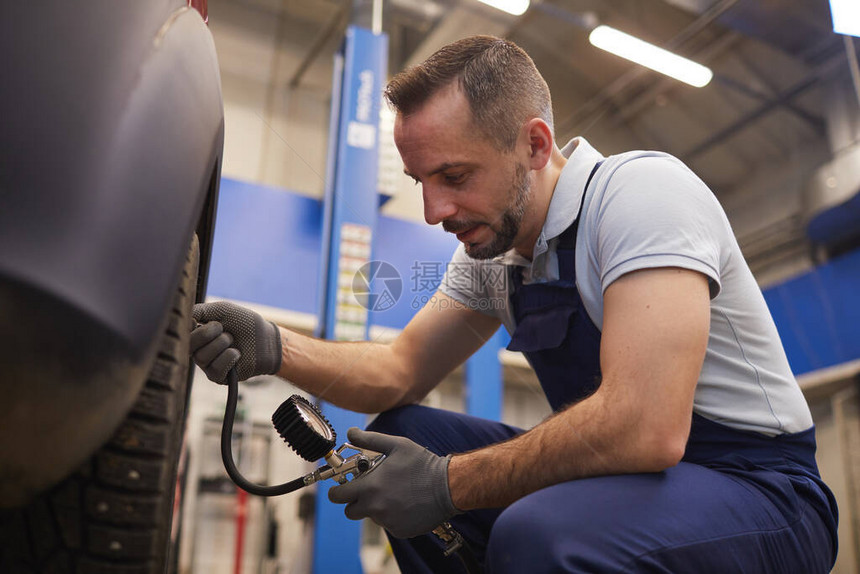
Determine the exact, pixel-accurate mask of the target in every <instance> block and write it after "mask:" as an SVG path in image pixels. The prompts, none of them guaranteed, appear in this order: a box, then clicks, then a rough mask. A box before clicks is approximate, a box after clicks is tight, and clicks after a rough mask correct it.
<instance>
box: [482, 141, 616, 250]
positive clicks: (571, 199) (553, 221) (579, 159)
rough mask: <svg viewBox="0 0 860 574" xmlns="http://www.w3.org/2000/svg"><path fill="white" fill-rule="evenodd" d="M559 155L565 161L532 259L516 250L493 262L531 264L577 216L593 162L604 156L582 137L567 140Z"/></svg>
mask: <svg viewBox="0 0 860 574" xmlns="http://www.w3.org/2000/svg"><path fill="white" fill-rule="evenodd" d="M561 154H562V155H563V156H564V157H566V158H567V159H568V161H567V163H566V164H565V166H564V167H563V168H562V170H561V174H560V175H559V178H558V182H557V183H556V185H555V189H554V190H553V193H552V198H551V199H550V203H549V210H548V211H547V216H546V221H544V224H543V228H542V229H541V232H540V235H539V236H538V238H537V241H536V242H535V247H534V252H533V253H532V261H531V262H530V261H529V260H528V259H526V258H525V257H523V256H522V255H520V254H519V253H517V252H516V250H515V249H511V250H510V251H507V252H506V253H503V254H502V255H499V256H498V257H496V258H495V259H494V261H496V262H498V263H502V264H504V265H520V266H524V267H529V266H531V265H533V264H534V263H536V262H537V261H538V260H539V259H541V258H542V256H543V255H544V254H545V253H547V250H548V244H549V241H550V240H551V239H554V238H556V237H558V236H559V235H561V234H562V232H564V230H565V229H567V228H568V227H570V226H571V224H572V223H573V220H574V219H576V215H577V211H578V210H579V205H580V202H581V201H582V193H583V192H584V191H585V183H586V182H587V181H588V176H589V174H590V173H591V170H592V169H593V168H594V164H596V163H597V162H599V161H600V160H602V159H604V157H603V155H602V154H601V153H600V152H599V151H597V150H596V149H594V148H593V147H592V146H591V144H590V143H588V141H587V140H586V139H585V138H583V137H576V138H573V139H572V140H570V141H569V142H567V145H565V146H564V147H563V148H562V149H561Z"/></svg>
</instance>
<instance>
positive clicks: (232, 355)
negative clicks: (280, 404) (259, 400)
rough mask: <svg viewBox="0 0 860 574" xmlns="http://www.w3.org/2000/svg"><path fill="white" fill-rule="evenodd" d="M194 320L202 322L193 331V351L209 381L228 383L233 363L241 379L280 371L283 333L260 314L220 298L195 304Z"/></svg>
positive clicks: (196, 360) (191, 345)
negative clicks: (228, 375) (215, 300)
mask: <svg viewBox="0 0 860 574" xmlns="http://www.w3.org/2000/svg"><path fill="white" fill-rule="evenodd" d="M194 320H195V321H197V322H198V323H200V325H198V326H197V327H196V328H195V329H194V330H193V331H192V332H191V343H190V347H191V354H192V355H194V361H195V362H196V363H197V364H198V365H199V366H200V368H201V369H203V371H204V372H205V373H206V376H207V377H209V379H210V380H212V381H215V382H216V383H221V384H224V383H226V379H227V373H228V372H229V371H230V369H231V368H232V367H233V366H235V367H236V373H237V374H238V375H239V380H240V381H244V380H245V379H248V378H250V377H253V376H256V375H272V374H275V373H277V372H278V371H279V370H280V368H281V335H280V332H279V331H278V327H277V326H275V324H274V323H272V322H270V321H266V320H265V319H263V317H261V316H260V315H259V314H258V313H255V312H254V311H251V310H250V309H246V308H245V307H240V306H239V305H235V304H233V303H229V302H227V301H218V302H215V303H201V304H199V305H195V306H194Z"/></svg>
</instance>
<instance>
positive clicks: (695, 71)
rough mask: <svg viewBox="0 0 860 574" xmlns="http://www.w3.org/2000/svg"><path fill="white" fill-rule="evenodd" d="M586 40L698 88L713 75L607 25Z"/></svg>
mask: <svg viewBox="0 0 860 574" xmlns="http://www.w3.org/2000/svg"><path fill="white" fill-rule="evenodd" d="M588 40H589V41H590V42H591V43H592V44H593V45H595V46H597V47H598V48H600V49H601V50H606V51H607V52H611V53H613V54H615V55H616V56H621V57H622V58H626V59H628V60H630V61H633V62H636V63H637V64H640V65H642V66H645V67H646V68H651V69H652V70H654V71H656V72H660V73H661V74H666V75H667V76H671V77H673V78H675V79H676V80H680V81H682V82H685V83H687V84H690V85H691V86H695V87H697V88H701V87H702V86H705V85H707V83H708V82H710V81H711V78H713V77H714V74H713V72H711V70H710V69H708V68H706V67H705V66H703V65H701V64H697V63H696V62H693V61H692V60H688V59H687V58H682V57H681V56H678V55H677V54H673V53H672V52H669V51H667V50H664V49H663V48H658V47H657V46H655V45H654V44H649V43H648V42H645V41H644V40H640V39H639V38H636V37H634V36H631V35H630V34H625V33H624V32H621V31H619V30H616V29H615V28H610V27H609V26H598V27H597V28H595V29H594V30H592V31H591V34H590V35H589V36H588Z"/></svg>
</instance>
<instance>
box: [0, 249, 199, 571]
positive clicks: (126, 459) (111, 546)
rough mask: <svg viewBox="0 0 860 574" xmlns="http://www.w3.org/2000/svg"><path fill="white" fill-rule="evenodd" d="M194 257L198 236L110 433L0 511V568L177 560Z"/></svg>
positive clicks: (135, 567) (145, 567) (100, 567)
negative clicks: (31, 494)
mask: <svg viewBox="0 0 860 574" xmlns="http://www.w3.org/2000/svg"><path fill="white" fill-rule="evenodd" d="M198 265H199V243H198V241H197V237H196V236H195V237H194V238H193V241H192V245H191V248H190V249H189V253H188V257H187V260H186V262H185V268H184V269H183V273H182V277H181V279H180V283H179V286H178V288H177V292H176V295H175V297H174V300H173V303H172V306H171V309H170V313H169V319H168V321H167V326H166V327H165V330H164V332H163V334H162V337H161V341H160V344H159V347H158V352H157V355H156V357H155V360H154V362H153V364H152V367H151V368H150V372H149V374H148V376H147V381H146V383H145V385H144V387H143V389H142V391H141V392H140V395H139V396H138V398H137V400H136V402H135V403H134V406H133V407H132V409H131V411H130V412H129V414H128V415H127V417H126V418H125V420H124V421H123V422H122V423H121V424H120V426H119V427H118V428H117V430H116V432H115V433H114V435H113V437H112V438H111V439H110V440H109V441H108V442H107V443H106V444H105V445H104V446H102V447H101V448H100V449H99V450H98V451H97V452H96V453H95V454H94V455H93V456H92V457H91V458H90V459H89V460H88V461H87V462H86V463H85V464H84V465H82V467H81V468H80V469H79V470H78V471H76V472H75V473H73V474H72V475H71V476H69V477H68V478H67V479H65V480H64V481H63V482H61V483H60V484H58V485H56V486H54V487H53V488H51V489H50V490H48V491H47V492H45V493H43V494H42V495H40V496H38V497H37V498H36V499H34V500H33V501H32V502H31V503H30V504H29V505H28V506H26V507H24V508H20V509H15V510H9V511H3V512H2V513H0V537H2V541H0V572H3V573H4V574H19V573H21V574H23V573H39V574H42V573H45V574H47V573H58V574H107V573H113V574H163V573H164V572H165V571H166V570H167V564H169V563H172V564H174V565H175V564H176V560H175V559H173V558H170V557H169V556H168V554H169V549H170V547H171V544H170V539H171V536H170V533H171V524H172V521H173V516H174V515H175V514H176V513H175V509H174V502H175V493H176V490H177V487H176V485H177V471H178V467H179V459H180V454H181V452H182V444H183V436H184V431H185V418H186V413H187V410H188V397H189V394H188V393H189V390H190V384H191V376H190V372H189V365H190V359H189V354H188V345H189V337H190V331H191V324H192V316H191V310H192V307H193V305H194V298H195V293H196V287H197V272H198ZM43 455H46V456H47V453H43Z"/></svg>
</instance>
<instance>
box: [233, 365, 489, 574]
mask: <svg viewBox="0 0 860 574" xmlns="http://www.w3.org/2000/svg"><path fill="white" fill-rule="evenodd" d="M238 398H239V377H238V375H237V374H236V369H235V367H234V368H232V369H230V372H229V373H228V375H227V408H226V409H225V411H224V425H223V426H222V427H221V459H222V460H223V461H224V468H225V469H226V470H227V475H228V476H229V477H230V478H231V479H232V480H233V482H235V483H236V485H237V486H239V487H240V488H242V489H243V490H245V491H247V492H249V493H251V494H256V495H258V496H278V495H281V494H287V493H288V492H294V491H296V490H298V489H300V488H304V487H306V486H310V485H312V484H314V483H316V482H319V481H321V480H328V479H333V480H335V481H336V482H338V483H340V484H344V483H346V482H348V481H349V479H350V477H351V478H352V479H353V480H354V479H356V478H359V477H360V476H362V475H364V474H366V473H368V472H370V471H372V470H373V469H375V468H376V467H377V466H378V465H380V464H382V462H383V461H384V460H385V457H386V455H385V454H383V453H381V452H375V451H372V450H370V449H366V448H360V447H357V446H355V445H351V444H349V443H348V442H346V443H343V444H342V445H340V447H338V448H337V449H335V444H336V443H337V434H336V433H335V431H334V428H333V427H332V426H331V423H329V422H328V420H327V419H326V418H325V417H324V416H323V414H322V413H321V412H320V410H319V409H318V408H317V407H316V406H314V405H313V404H311V403H309V402H308V401H307V400H306V399H305V398H303V397H301V396H299V395H293V396H291V397H290V398H288V399H287V400H285V401H284V402H283V403H281V406H280V407H278V410H276V411H275V414H274V415H272V424H274V425H275V430H277V431H278V434H280V435H281V438H283V439H284V441H285V442H286V443H287V444H288V445H290V448H292V449H293V450H294V451H295V452H296V454H298V455H299V456H300V457H302V458H303V459H305V460H306V461H308V462H315V461H317V460H319V459H321V458H324V459H325V462H326V464H324V465H322V466H320V467H319V468H317V469H316V470H314V471H313V472H311V473H309V474H306V475H304V476H300V477H298V478H296V479H295V480H291V481H290V482H285V483H283V484H278V485H275V486H264V485H260V484H254V483H253V482H251V481H249V480H248V479H246V478H245V477H244V476H242V473H240V472H239V469H238V468H237V467H236V463H235V461H234V460H233V446H232V445H233V440H232V436H233V420H234V418H235V416H236V405H237V402H238ZM345 451H353V452H354V453H355V454H352V455H344V454H343V453H344V452H345ZM433 534H435V535H436V536H437V537H438V538H439V539H440V540H442V542H443V543H444V545H445V548H444V554H445V556H449V555H450V554H452V553H455V552H456V554H457V556H459V558H460V560H461V561H462V562H463V565H464V566H465V567H466V571H467V572H470V573H476V572H481V568H480V565H479V564H478V562H477V561H476V560H475V557H474V554H473V553H472V551H471V550H470V549H469V548H468V545H467V544H466V543H465V541H464V540H463V537H462V536H460V534H459V533H458V532H457V531H456V530H454V529H453V528H452V527H451V525H450V524H449V523H447V522H445V523H443V524H441V525H439V526H438V527H437V528H435V529H434V530H433Z"/></svg>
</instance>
